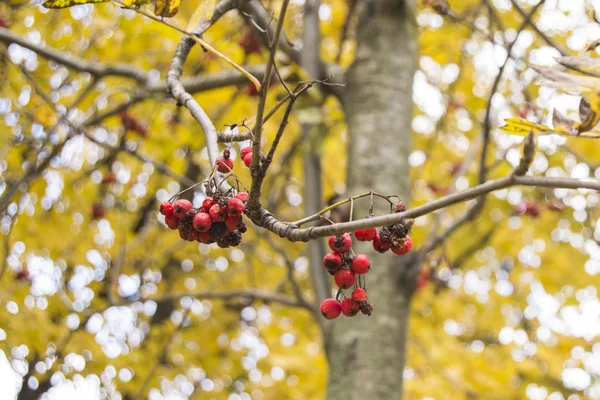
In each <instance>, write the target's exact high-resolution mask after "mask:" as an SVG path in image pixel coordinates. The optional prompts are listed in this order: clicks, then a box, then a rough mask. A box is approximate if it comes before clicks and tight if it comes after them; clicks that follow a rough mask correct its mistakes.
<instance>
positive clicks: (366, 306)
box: [360, 300, 373, 315]
mask: <svg viewBox="0 0 600 400" xmlns="http://www.w3.org/2000/svg"><path fill="white" fill-rule="evenodd" d="M360 311H361V312H362V313H363V314H367V315H371V313H372V312H373V304H371V303H370V302H369V300H366V301H364V302H362V303H361V304H360Z"/></svg>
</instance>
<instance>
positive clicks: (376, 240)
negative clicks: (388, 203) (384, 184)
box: [354, 202, 412, 256]
mask: <svg viewBox="0 0 600 400" xmlns="http://www.w3.org/2000/svg"><path fill="white" fill-rule="evenodd" d="M393 211H394V212H403V211H406V207H405V206H404V204H403V203H402V202H400V203H398V204H396V206H395V207H394V210H393ZM372 216H373V215H369V216H368V217H367V218H371V217H372ZM409 233H410V225H409V224H394V225H388V226H384V227H383V228H381V229H380V230H379V232H377V228H368V229H359V230H357V231H354V236H356V239H357V240H360V241H361V242H373V248H374V249H375V250H376V251H378V252H379V253H385V252H386V251H388V250H390V249H391V250H392V253H394V254H397V255H399V256H403V255H405V254H406V253H408V252H410V251H411V250H412V239H411V238H410V236H408V234H409Z"/></svg>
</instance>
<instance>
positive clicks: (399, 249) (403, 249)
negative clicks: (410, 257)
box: [392, 236, 412, 256]
mask: <svg viewBox="0 0 600 400" xmlns="http://www.w3.org/2000/svg"><path fill="white" fill-rule="evenodd" d="M411 250H412V239H411V238H410V236H407V237H405V238H404V240H403V242H402V243H401V244H400V245H399V246H396V247H392V252H393V253H394V254H398V255H399V256H403V255H405V254H406V253H408V252H410V251H411Z"/></svg>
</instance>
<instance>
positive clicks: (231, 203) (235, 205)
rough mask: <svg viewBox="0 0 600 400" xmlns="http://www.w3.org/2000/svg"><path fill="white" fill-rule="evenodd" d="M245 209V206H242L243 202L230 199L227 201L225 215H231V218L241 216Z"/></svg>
mask: <svg viewBox="0 0 600 400" xmlns="http://www.w3.org/2000/svg"><path fill="white" fill-rule="evenodd" d="M245 209H246V206H245V205H244V202H243V201H242V200H240V199H238V198H237V197H232V198H231V199H229V200H227V214H229V215H231V216H232V217H239V216H241V215H242V214H244V210H245Z"/></svg>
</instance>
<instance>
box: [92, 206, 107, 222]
mask: <svg viewBox="0 0 600 400" xmlns="http://www.w3.org/2000/svg"><path fill="white" fill-rule="evenodd" d="M105 215H106V209H105V208H104V206H103V205H102V204H100V203H94V204H93V205H92V219H102V218H104V216H105Z"/></svg>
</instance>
